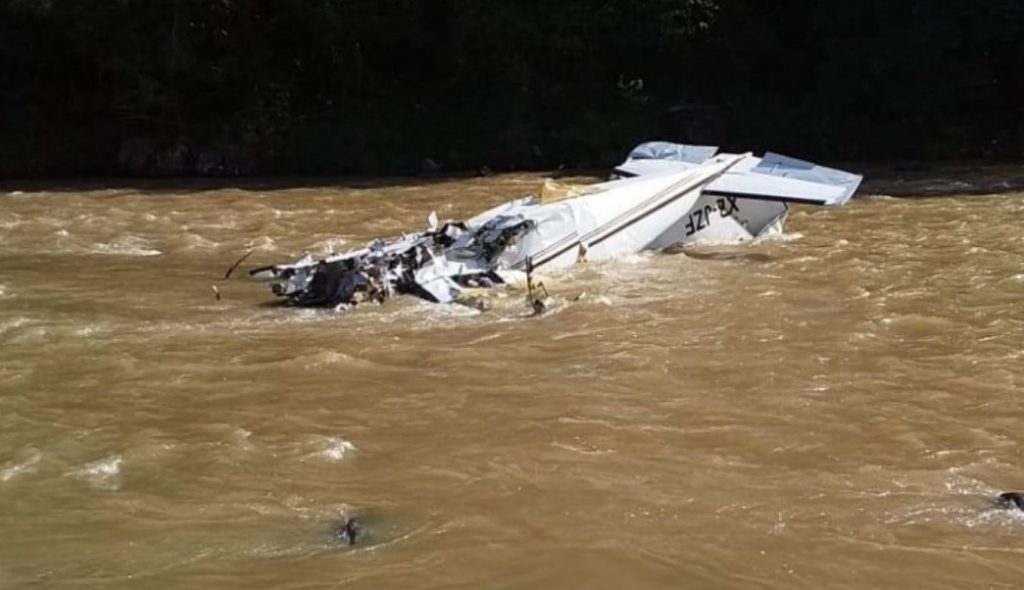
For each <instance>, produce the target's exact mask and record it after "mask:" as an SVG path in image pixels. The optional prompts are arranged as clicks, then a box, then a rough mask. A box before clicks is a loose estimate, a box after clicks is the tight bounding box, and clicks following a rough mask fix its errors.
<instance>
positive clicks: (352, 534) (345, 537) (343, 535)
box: [334, 518, 366, 545]
mask: <svg viewBox="0 0 1024 590" xmlns="http://www.w3.org/2000/svg"><path fill="white" fill-rule="evenodd" d="M365 537H366V532H365V531H364V530H363V525H362V524H361V523H360V522H359V520H358V519H356V518H348V519H345V522H343V523H341V524H340V525H339V526H338V528H336V529H334V538H335V539H337V540H338V541H340V542H342V543H345V544H347V545H355V544H356V542H358V541H362V540H363V539H364V538H365Z"/></svg>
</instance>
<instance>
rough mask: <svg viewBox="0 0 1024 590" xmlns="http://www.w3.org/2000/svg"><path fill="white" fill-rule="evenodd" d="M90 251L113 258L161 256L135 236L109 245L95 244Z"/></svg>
mask: <svg viewBox="0 0 1024 590" xmlns="http://www.w3.org/2000/svg"><path fill="white" fill-rule="evenodd" d="M91 251H92V252H93V253H94V254H107V255H113V256H160V255H161V254H163V252H161V251H160V250H157V249H156V248H154V247H153V245H152V244H150V243H149V242H147V241H146V240H144V239H142V238H139V237H135V236H132V237H128V238H122V239H119V240H115V241H114V242H111V243H99V244H96V245H94V246H93V248H92V250H91Z"/></svg>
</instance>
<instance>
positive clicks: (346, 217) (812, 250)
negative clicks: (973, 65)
mask: <svg viewBox="0 0 1024 590" xmlns="http://www.w3.org/2000/svg"><path fill="white" fill-rule="evenodd" d="M924 176H927V175H924ZM961 176H963V175H961ZM539 181H540V177H539V176H536V175H509V176H499V177H494V178H485V179H469V180H442V181H413V182H409V181H406V182H394V183H388V182H376V183H351V182H342V183H332V182H330V181H313V182H312V183H310V184H308V185H305V186H300V187H298V188H295V187H287V186H284V185H281V184H278V185H267V186H260V185H259V184H258V183H249V184H248V185H247V186H246V187H245V188H217V189H211V188H210V187H208V186H202V185H192V184H189V183H188V182H182V183H177V184H170V185H154V186H151V187H148V188H143V189H139V188H127V187H121V188H113V189H111V188H105V189H90V190H70V189H62V190H53V189H52V188H51V190H35V189H25V190H23V191H14V190H7V189H5V190H4V191H3V192H0V589H4V590H6V589H9V588H32V587H41V588H50V587H53V588H63V587H68V588H88V589H92V588H103V589H106V588H211V589H219V588H282V589H312V588H341V587H344V588H350V587H351V588H374V589H380V588H557V589H561V588H587V589H590V588H616V589H621V588H683V587H685V588H773V589H776V588H777V589H788V588H826V587H827V588H908V587H919V588H1020V587H1022V586H1024V512H1018V513H1015V512H1011V511H1008V510H999V509H996V508H995V507H994V504H993V502H992V497H993V495H994V494H996V493H997V492H999V491H1002V490H1007V489H1020V488H1024V454H1022V449H1024V446H1022V442H1024V395H1022V393H1024V304H1022V303H1024V194H1019V193H1017V194H1014V193H1013V192H1003V193H1001V194H1000V193H996V194H990V195H971V196H967V194H966V193H970V192H975V191H973V190H972V189H973V188H975V185H974V184H972V182H973V181H972V179H971V178H970V175H966V176H965V177H958V178H955V179H954V180H949V179H942V178H938V179H932V180H931V181H929V180H928V179H927V178H923V179H917V180H916V181H914V182H916V184H915V183H910V184H906V183H904V184H901V185H900V186H899V187H897V188H898V189H899V190H900V191H901V192H902V193H904V194H906V193H909V194H920V195H931V194H935V193H937V192H938V193H947V194H946V196H944V197H942V198H922V199H901V198H892V197H886V196H879V195H874V196H873V195H871V194H870V193H872V192H884V191H882V189H879V188H877V186H876V187H874V188H873V187H869V189H868V190H867V191H865V192H866V193H868V194H867V195H866V196H864V197H863V198H858V199H857V200H855V201H853V202H851V203H850V204H849V205H847V206H845V207H841V208H834V209H826V208H814V207H808V206H797V207H794V209H793V211H792V213H791V216H790V220H789V224H788V225H787V229H786V233H785V235H784V236H782V237H781V238H778V239H772V240H766V241H762V242H760V243H755V244H751V245H747V246H744V247H742V248H719V249H716V250H712V251H702V252H701V253H700V254H701V255H700V256H691V255H687V254H657V255H642V256H634V257H630V258H628V259H626V260H623V261H621V262H620V263H616V264H604V265H585V266H581V267H579V268H577V269H575V270H574V271H572V272H571V273H570V274H568V275H565V276H556V277H552V278H551V281H550V284H549V287H551V290H552V291H553V297H554V299H553V305H552V308H551V310H550V311H549V312H547V313H545V314H544V315H542V316H540V317H533V318H530V317H527V315H528V314H527V308H526V305H525V303H524V302H523V300H522V299H521V296H519V295H514V296H509V297H507V298H505V299H501V300H499V301H498V304H497V305H496V306H495V308H494V309H492V310H490V311H487V312H478V311H476V310H471V309H469V308H464V307H459V306H447V307H446V306H434V305H430V304H427V303H422V302H419V301H405V300H396V301H392V302H390V303H388V304H386V305H384V306H379V307H363V308H360V309H358V310H356V311H355V312H353V313H349V314H340V313H333V312H330V311H311V310H299V309H291V308H284V307H279V306H275V305H272V304H271V303H272V300H273V299H274V298H273V297H272V296H271V294H270V293H269V291H268V290H267V288H266V286H265V285H261V284H256V283H251V282H249V281H248V280H246V279H245V272H243V271H245V270H248V269H250V268H253V267H254V266H257V265H261V264H268V263H273V262H283V261H287V260H290V259H292V258H293V257H295V256H297V255H300V254H301V253H302V252H303V251H305V250H309V251H313V252H321V251H323V250H324V249H326V248H332V247H333V248H342V249H344V248H347V247H354V246H358V245H361V243H362V242H363V241H365V240H367V239H370V238H374V237H377V236H389V235H397V234H399V233H401V232H402V231H403V230H407V231H411V230H419V229H421V228H422V227H424V225H425V221H424V220H425V217H426V215H427V213H428V212H429V211H430V210H431V209H436V210H437V211H438V214H439V215H440V217H441V218H442V219H443V218H446V217H450V218H459V217H464V216H468V215H469V214H471V213H474V212H476V211H479V210H482V209H483V208H485V207H487V206H490V205H493V204H497V203H498V202H501V201H503V200H506V199H507V198H510V197H514V196H521V195H523V194H526V193H529V192H531V191H533V190H534V189H535V188H536V187H537V186H538V184H539ZM318 183H319V184H318ZM37 188H38V187H37ZM883 188H884V187H883ZM894 192H895V191H894ZM983 192H984V191H983ZM250 248H255V253H254V254H253V255H252V256H251V257H250V258H249V259H248V260H247V261H246V262H245V263H244V264H243V265H242V267H241V268H240V270H239V271H238V272H236V273H235V275H234V276H232V278H231V279H230V280H227V281H224V280H222V279H223V275H224V272H225V270H226V269H227V267H228V266H230V265H231V263H232V262H233V261H234V260H236V259H237V258H238V257H239V256H240V255H241V254H243V253H244V252H245V251H247V250H248V249H250ZM214 285H215V286H216V287H217V288H218V290H219V291H220V293H221V295H222V298H221V300H219V301H218V300H216V299H215V298H214V293H213V290H212V286H214ZM581 293H584V294H585V296H584V297H582V298H581V299H579V300H578V301H575V299H577V297H578V295H580V294H581ZM353 514H355V515H358V516H359V517H361V518H362V520H363V522H364V523H365V526H366V528H367V530H368V532H369V535H368V537H367V538H366V539H365V540H363V541H361V542H360V543H359V544H357V545H356V546H354V547H351V548H349V547H343V546H340V545H339V544H338V543H336V542H335V541H333V539H332V532H333V529H334V527H335V526H336V524H337V522H338V521H339V519H341V518H342V517H343V516H344V515H353Z"/></svg>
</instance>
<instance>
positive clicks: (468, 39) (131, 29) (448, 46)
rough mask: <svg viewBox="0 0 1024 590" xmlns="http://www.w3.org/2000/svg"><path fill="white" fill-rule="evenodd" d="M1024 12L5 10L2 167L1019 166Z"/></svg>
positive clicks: (443, 1)
mask: <svg viewBox="0 0 1024 590" xmlns="http://www.w3.org/2000/svg"><path fill="white" fill-rule="evenodd" d="M1022 33H1024V5H1022V4H1021V3H1020V2H1018V1H1014V0H989V1H987V2H984V3H967V2H958V1H952V2H944V3H936V2H927V1H925V0H900V1H897V2H892V1H883V0H862V1H860V2H849V1H848V0H847V1H844V2H838V1H836V0H819V1H818V2H815V3H807V2H795V1H793V0H781V1H778V2H774V3H767V2H762V1H757V0H730V1H728V2H725V1H721V2H717V1H715V0H646V1H645V0H571V1H566V2H542V1H540V0H488V1H487V2H481V1H480V0H94V1H91V2H82V1H81V0H0V75H2V76H3V79H0V82H2V84H0V108H2V112H3V113H4V117H3V118H2V119H0V174H6V175H13V174H18V175H24V174H116V173H125V172H128V173H139V174H152V173H174V174H186V173H193V172H199V173H209V174H222V173H223V174H232V173H234V174H248V173H275V172H288V173H364V174H380V173H392V172H408V171H414V170H416V169H418V167H419V165H420V164H419V163H420V161H421V160H422V159H424V158H427V157H429V158H431V159H433V160H436V161H438V162H440V163H442V164H443V165H444V166H445V167H446V168H447V169H450V170H451V169H471V168H476V167H479V166H483V165H487V166H490V167H492V168H522V167H553V166H558V165H561V164H565V165H569V166H580V165H584V166H587V165H591V166H596V165H607V164H609V163H610V162H612V161H613V160H615V159H616V158H618V157H621V155H622V152H623V151H624V150H625V149H627V148H628V147H629V146H630V145H631V144H632V143H634V142H636V141H639V140H641V139H646V138H653V137H660V138H666V139H674V140H679V141H691V142H692V141H704V142H715V143H718V144H722V145H724V146H727V147H729V146H736V147H745V148H751V147H752V148H766V147H771V148H775V149H785V150H789V151H792V152H794V153H796V154H803V155H808V156H814V157H826V156H827V157H836V158H871V157H878V158H911V157H962V156H986V155H1001V156H1013V157H1016V156H1019V155H1020V150H1021V149H1022V147H1024V141H1022V136H1024V128H1022V126H1021V120H1020V113H1021V112H1022V110H1021V108H1022V107H1024V104H1022V96H1024V84H1022V76H1021V75H1020V74H1018V73H1017V70H1018V68H1017V62H1018V60H1017V54H1018V50H1017V45H1018V43H1019V41H1018V40H1019V39H1021V38H1024V37H1022Z"/></svg>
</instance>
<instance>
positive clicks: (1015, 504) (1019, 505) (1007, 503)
mask: <svg viewBox="0 0 1024 590" xmlns="http://www.w3.org/2000/svg"><path fill="white" fill-rule="evenodd" d="M996 503H997V504H999V507H1000V508H1008V509H1011V510H1024V492H1003V493H1001V494H999V495H998V496H996Z"/></svg>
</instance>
